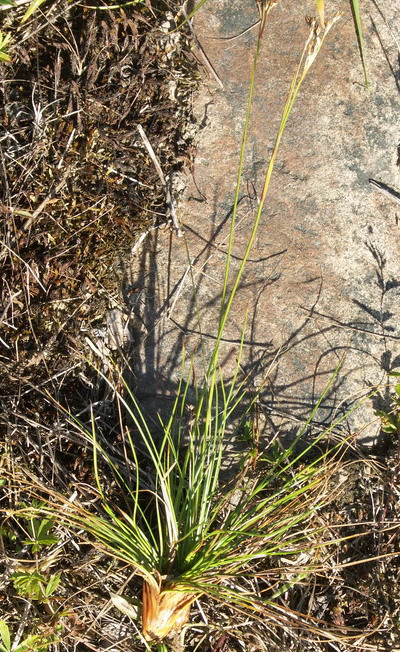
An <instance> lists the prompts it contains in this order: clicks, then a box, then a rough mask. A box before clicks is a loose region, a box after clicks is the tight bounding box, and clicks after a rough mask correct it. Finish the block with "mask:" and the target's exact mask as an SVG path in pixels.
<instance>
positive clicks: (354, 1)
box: [351, 0, 370, 90]
mask: <svg viewBox="0 0 400 652" xmlns="http://www.w3.org/2000/svg"><path fill="white" fill-rule="evenodd" d="M351 11H352V14H353V20H354V26H355V30H356V35H357V42H358V47H359V49H360V57H361V65H362V69H363V73H364V79H365V86H366V88H367V90H369V89H370V84H369V79H368V72H367V64H366V57H365V47H364V36H363V28H362V22H361V12H360V0H351Z"/></svg>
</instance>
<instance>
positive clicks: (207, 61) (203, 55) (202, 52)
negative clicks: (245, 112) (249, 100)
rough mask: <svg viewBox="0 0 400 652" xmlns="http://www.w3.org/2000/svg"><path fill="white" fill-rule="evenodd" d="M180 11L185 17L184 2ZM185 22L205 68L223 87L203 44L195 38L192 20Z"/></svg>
mask: <svg viewBox="0 0 400 652" xmlns="http://www.w3.org/2000/svg"><path fill="white" fill-rule="evenodd" d="M181 12H182V14H183V15H184V17H185V18H186V19H187V13H186V2H185V3H184V5H183V7H182V9H181ZM187 24H188V26H189V29H190V33H191V35H192V38H193V40H194V42H195V44H196V46H197V47H198V49H199V53H200V56H201V58H202V60H203V64H204V65H205V67H206V68H207V70H208V71H209V72H210V73H211V75H212V77H214V79H215V81H216V82H217V84H218V86H219V87H220V88H224V85H223V83H222V81H221V79H220V77H219V76H218V73H217V71H216V70H215V68H214V66H213V65H212V63H211V61H210V59H209V58H208V56H207V54H206V53H205V50H204V48H203V46H202V45H201V43H200V41H199V39H198V38H197V35H196V33H195V31H194V29H193V26H192V21H191V20H188V21H187Z"/></svg>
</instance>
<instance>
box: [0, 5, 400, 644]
mask: <svg viewBox="0 0 400 652" xmlns="http://www.w3.org/2000/svg"><path fill="white" fill-rule="evenodd" d="M86 4H89V3H86ZM179 6H180V3H179V2H175V0H174V1H173V0H169V1H167V0H166V1H165V2H162V1H161V0H160V1H158V0H151V2H150V0H148V2H145V3H143V4H141V5H140V6H139V5H133V6H129V7H126V8H125V9H119V10H113V11H110V10H104V11H94V10H93V9H91V8H90V7H89V6H85V3H84V2H82V3H70V2H67V1H66V0H58V1H56V2H54V3H52V4H50V5H49V7H47V8H46V10H45V11H44V13H41V12H40V11H38V12H36V13H35V14H34V17H33V18H32V19H31V20H30V21H29V22H28V23H27V24H26V25H24V26H23V28H21V26H19V22H18V20H19V18H20V16H21V12H20V13H18V11H15V12H14V13H12V12H11V11H10V12H7V13H4V19H3V27H2V29H3V30H4V31H7V30H9V31H12V32H13V33H15V34H16V36H15V37H14V41H13V43H12V45H11V46H10V48H9V52H10V55H11V59H12V60H11V62H10V63H3V64H1V67H2V71H1V82H0V88H1V93H2V101H1V110H2V126H1V128H0V129H1V131H0V156H1V161H0V169H1V184H2V185H1V191H2V199H1V211H2V218H3V219H2V247H1V253H0V255H1V268H2V277H1V286H0V287H1V332H0V338H1V339H0V395H1V413H0V429H1V433H0V468H2V469H3V470H4V477H2V479H1V480H0V482H1V485H0V487H1V490H2V492H3V494H2V497H1V505H0V506H1V509H2V513H3V520H2V521H1V523H0V528H1V529H0V570H1V572H2V577H0V600H1V602H0V621H1V620H5V621H7V624H8V627H9V630H10V632H11V633H12V644H13V645H14V647H13V648H12V649H15V650H19V649H20V650H21V652H27V651H28V650H37V651H39V652H40V651H43V652H44V651H45V650H47V649H49V650H53V651H54V652H55V651H60V652H61V651H73V650H74V651H75V650H76V651H78V652H81V651H82V652H84V651H86V650H96V651H97V650H109V651H111V650H115V651H117V650H118V651H120V652H125V651H126V652H129V651H130V650H132V651H138V652H140V651H141V650H145V649H149V646H148V644H147V643H146V642H145V641H143V639H142V638H141V637H140V634H139V630H140V625H139V624H138V622H137V621H136V618H135V614H136V613H137V611H138V608H139V606H140V600H141V590H142V587H141V585H142V582H141V580H140V579H139V578H138V577H137V576H136V575H135V574H134V573H133V572H132V568H131V567H130V566H129V565H128V564H123V563H121V561H118V560H113V559H112V558H110V557H109V556H107V555H106V554H105V553H104V552H103V551H102V550H99V549H98V548H95V547H93V546H92V544H91V540H90V537H87V536H86V540H85V536H81V535H80V534H79V532H78V533H76V534H71V531H70V530H69V528H67V527H66V524H65V522H62V519H61V520H60V522H58V521H57V519H56V518H54V519H52V518H51V517H50V516H49V515H46V516H43V518H37V517H33V516H32V517H29V516H26V515H25V516H23V515H21V516H19V517H18V516H16V515H13V514H12V512H13V510H15V509H17V508H20V507H21V505H23V504H24V502H25V503H27V504H28V506H32V505H34V504H35V503H34V502H32V501H33V500H34V499H33V498H32V490H28V489H27V484H26V482H25V480H26V475H25V477H21V468H25V469H26V468H28V469H30V470H31V471H32V473H34V474H35V476H36V477H39V478H40V480H41V481H42V482H43V483H45V484H47V486H48V487H51V488H53V489H54V490H55V491H60V492H63V494H64V495H66V496H68V497H69V498H71V497H73V498H74V499H76V495H77V494H79V500H80V501H81V504H82V505H84V507H85V508H86V509H88V510H89V511H90V510H92V511H95V509H96V506H97V505H98V503H99V502H100V499H99V493H98V492H97V491H96V490H95V487H96V478H95V471H94V467H93V457H92V449H91V446H90V445H89V444H88V442H87V441H86V440H85V439H84V438H83V437H82V436H81V434H82V433H81V431H79V429H74V428H72V427H71V423H70V421H69V420H68V418H67V416H66V413H65V412H64V411H63V410H61V409H60V408H59V405H62V406H64V407H66V408H67V409H69V410H70V411H71V412H72V413H73V414H78V415H79V418H80V419H81V421H82V423H84V424H86V425H87V426H88V427H89V428H90V422H91V419H92V418H93V419H94V420H95V421H96V424H97V427H98V432H99V435H98V436H99V437H101V441H104V442H107V445H108V446H109V447H110V451H111V454H112V455H114V456H115V457H113V459H114V460H117V462H118V461H119V462H121V460H123V455H125V454H126V451H125V450H124V448H123V446H122V448H121V443H122V444H124V441H123V436H122V432H123V426H122V428H121V427H120V412H119V409H118V403H116V402H115V400H114V399H115V393H114V392H113V391H112V389H110V387H109V386H108V385H107V382H104V381H103V380H102V379H101V377H100V376H99V375H98V374H97V373H96V372H95V371H94V370H93V369H92V367H91V366H90V364H89V362H88V360H90V359H91V356H92V351H91V349H90V347H88V343H87V341H88V338H89V339H90V338H92V337H93V338H94V339H96V341H97V342H100V341H103V343H104V347H105V350H106V349H107V347H108V348H111V349H113V352H114V353H113V354H114V358H118V357H119V358H120V360H123V359H126V354H127V349H126V347H125V348H124V347H123V346H121V347H120V348H118V346H116V343H115V342H112V336H111V335H110V327H107V311H108V313H110V312H111V313H112V311H113V309H115V308H118V309H119V310H120V311H121V312H122V313H123V314H125V315H126V317H127V319H129V315H130V311H131V310H132V305H133V304H134V299H135V296H136V294H137V292H138V291H140V288H139V287H137V286H136V285H135V284H134V283H132V282H131V281H130V280H128V279H126V278H125V276H124V266H123V264H122V261H123V260H124V259H126V258H127V257H128V256H129V252H130V250H131V248H132V245H133V244H134V242H135V239H136V237H137V235H138V234H139V233H141V232H142V231H143V230H144V229H147V228H150V227H151V228H152V227H154V226H157V225H159V224H162V223H165V222H168V220H170V218H171V201H172V202H173V201H174V200H175V197H174V192H175V187H176V184H175V181H176V178H177V175H178V174H179V171H180V170H181V169H182V167H183V165H184V164H187V163H189V162H190V160H191V157H192V155H193V145H192V138H193V134H194V128H195V126H194V125H193V124H192V117H191V94H192V92H193V90H194V88H195V86H196V83H197V80H198V77H199V74H198V72H197V66H196V61H195V59H194V58H193V55H192V54H191V51H190V40H189V36H188V32H186V30H185V29H183V30H181V31H180V32H179V35H178V34H177V33H174V34H167V33H166V31H168V26H170V25H171V23H169V25H168V26H167V27H166V26H165V25H164V23H165V21H168V20H170V18H171V15H170V14H169V12H170V11H172V12H175V13H176V10H177V8H179ZM163 25H164V27H163ZM138 125H141V126H142V128H143V130H144V132H145V134H146V136H147V138H148V139H149V141H150V142H151V145H152V147H153V149H154V152H155V154H156V156H157V158H158V160H159V162H160V164H161V167H162V170H163V173H164V175H165V180H166V185H163V183H162V182H161V180H160V177H159V174H158V173H157V170H156V168H155V166H154V161H153V160H152V158H151V156H150V155H149V151H148V149H147V148H146V145H145V143H144V140H143V138H142V136H141V135H140V133H139V131H138V128H137V126H138ZM166 186H167V187H166ZM167 198H168V201H167ZM132 337H134V333H133V335H132ZM118 344H121V342H119V343H118ZM125 344H127V346H128V347H129V346H130V345H131V344H132V339H131V340H130V341H128V342H126V343H125ZM122 349H123V350H122ZM105 374H106V375H108V376H109V377H111V376H112V370H111V371H110V368H108V369H106V371H105ZM114 380H115V379H114ZM89 406H94V407H93V411H92V413H91V409H90V407H89ZM395 409H396V410H397V407H396V406H395ZM397 430H398V429H397ZM253 434H254V433H253ZM398 436H399V432H398V431H397V432H394V433H393V437H392V440H391V442H390V445H388V446H387V447H385V449H384V450H382V451H377V453H376V455H375V456H374V457H373V458H372V459H368V460H367V459H364V458H362V457H361V456H360V455H355V454H351V453H350V452H349V451H348V452H347V453H346V455H345V456H344V458H343V462H342V464H341V467H340V470H336V471H335V474H334V475H333V476H329V474H328V475H327V477H326V486H325V487H324V491H325V492H326V495H327V496H329V504H328V505H327V506H326V507H325V508H323V509H322V510H321V511H320V512H318V514H313V515H312V517H310V521H311V524H310V532H311V533H312V536H314V537H315V538H314V539H313V541H312V543H313V545H315V546H316V547H318V553H317V554H316V555H315V556H314V557H310V556H309V557H307V555H309V554H310V553H309V552H307V553H305V552H304V551H302V548H301V547H300V548H299V549H298V552H297V554H296V555H294V556H292V557H291V559H287V558H284V557H282V558H281V557H279V556H275V557H273V559H269V561H268V562H266V561H265V560H263V561H260V562H257V564H255V565H254V569H253V570H252V572H251V573H249V572H247V573H246V574H243V577H242V578H241V579H240V586H241V590H242V591H243V595H245V594H246V593H248V594H253V595H256V596H258V597H259V598H262V597H264V596H265V595H268V596H269V595H270V594H271V591H272V592H273V591H274V590H276V589H275V588H274V587H278V588H279V590H277V591H276V593H277V595H276V596H275V602H276V606H275V607H273V608H272V607H271V610H270V613H269V612H268V609H267V610H266V613H264V614H260V613H258V612H252V611H251V610H249V609H246V608H243V610H242V612H238V611H237V610H233V609H232V608H231V606H230V604H229V600H228V599H226V600H225V601H223V603H222V604H221V602H219V603H216V602H215V601H214V600H213V599H212V597H207V598H205V599H201V598H199V599H198V600H196V601H195V603H194V605H193V607H192V614H191V619H190V624H189V626H187V627H186V628H185V629H184V635H185V637H184V642H183V637H182V636H181V635H179V634H176V635H175V636H173V635H171V637H170V639H169V641H168V645H169V646H170V648H171V649H173V650H176V651H179V650H183V649H185V650H188V651H189V650H191V651H193V652H194V651H199V652H200V651H202V652H208V651H210V652H234V651H238V652H239V651H244V652H258V651H263V650H265V651H266V652H267V651H268V652H271V651H275V650H276V651H277V652H278V651H280V650H284V649H285V650H291V651H293V652H295V651H298V652H300V651H310V652H322V651H327V652H328V651H329V652H334V651H339V652H346V650H350V649H352V650H360V651H361V650H371V651H372V650H375V651H377V652H378V651H379V652H380V651H382V652H384V651H389V650H390V651H392V652H394V651H395V650H400V636H399V626H400V595H399V588H398V587H399V585H400V561H399V557H398V556H397V553H398V550H399V531H398V523H399V522H400V490H399V486H400V483H399V480H400V477H399V474H400V460H399V455H400V447H399V446H400V445H399V441H398ZM276 439H277V438H276V435H272V433H271V432H270V430H269V428H268V423H267V424H266V426H265V430H264V431H263V432H262V433H261V441H262V446H260V451H259V452H260V455H261V457H263V456H264V459H263V462H264V464H265V467H266V468H268V465H269V464H272V465H273V464H274V455H275V456H276V448H275V447H276ZM121 450H122V451H123V454H122V453H121ZM118 456H120V457H118ZM275 459H276V458H275ZM302 464H304V460H302V461H301V462H300V464H299V465H298V466H297V467H295V468H294V470H292V469H290V471H288V475H289V473H293V474H294V477H296V475H295V474H296V473H297V472H298V471H299V472H301V470H302V467H301V465H302ZM109 471H110V467H109V466H108V465H107V464H105V463H104V461H100V462H99V471H98V472H99V474H100V475H101V478H102V484H103V488H104V491H105V493H106V495H107V496H108V497H109V498H110V499H112V500H113V502H114V504H115V505H117V506H119V507H120V506H121V504H122V501H123V499H122V497H121V493H120V492H119V490H118V487H117V486H116V483H115V482H114V479H113V476H112V474H111V473H109ZM23 473H24V474H25V471H24V472H23ZM5 478H7V479H5ZM28 484H29V483H28ZM339 489H340V490H339ZM33 493H35V494H36V500H38V501H39V500H40V499H41V497H42V496H43V495H44V494H43V492H41V491H40V489H35V490H34V492H33ZM36 504H37V503H36ZM296 505H297V503H296ZM316 533H317V534H316ZM310 536H311V535H310ZM340 538H343V539H344V540H343V541H342V542H341V543H340V544H338V543H337V539H340ZM305 555H306V556H305ZM305 568H306V569H307V571H306V572H304V569H305ZM299 569H300V570H299ZM28 576H29V578H28V579H27V577H28ZM229 587H230V584H229V578H227V579H226V586H225V588H226V591H228V590H229ZM271 587H272V588H271ZM227 594H228V593H227ZM121 595H123V596H124V598H125V599H126V600H129V602H128V603H124V604H123V605H122V611H121V610H119V609H118V608H116V606H115V605H116V604H120V603H118V598H115V596H121ZM120 607H121V604H120ZM124 610H125V614H124V613H123V612H124ZM323 631H329V632H330V633H331V634H330V638H329V640H327V639H326V638H325V637H324V636H323V635H322V632H323ZM1 633H2V632H1V628H0V635H1ZM3 634H4V630H3ZM29 637H31V638H30V639H29ZM24 641H25V643H24ZM3 645H5V640H4V636H3ZM24 645H25V647H24ZM18 646H21V647H18ZM0 649H2V648H1V640H0ZM4 649H7V648H6V647H5V648H4ZM159 649H160V650H162V649H165V648H163V645H160V646H159Z"/></svg>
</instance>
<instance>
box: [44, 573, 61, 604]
mask: <svg viewBox="0 0 400 652" xmlns="http://www.w3.org/2000/svg"><path fill="white" fill-rule="evenodd" d="M60 579H61V574H60V573H57V574H55V575H51V577H50V579H49V581H48V582H47V585H46V588H45V590H44V593H45V595H46V597H47V598H48V597H49V596H50V595H52V593H54V591H55V590H56V589H57V587H58V585H59V584H60Z"/></svg>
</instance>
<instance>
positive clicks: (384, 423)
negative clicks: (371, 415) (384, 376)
mask: <svg viewBox="0 0 400 652" xmlns="http://www.w3.org/2000/svg"><path fill="white" fill-rule="evenodd" d="M389 375H390V376H393V377H400V373H399V372H395V371H393V372H392V373H390V374H389ZM394 392H395V395H394V396H392V405H391V410H390V411H386V410H376V411H375V414H376V415H377V416H378V417H379V418H380V420H381V428H382V430H383V432H386V433H388V434H389V435H398V436H400V383H397V384H396V385H395V386H394Z"/></svg>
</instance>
